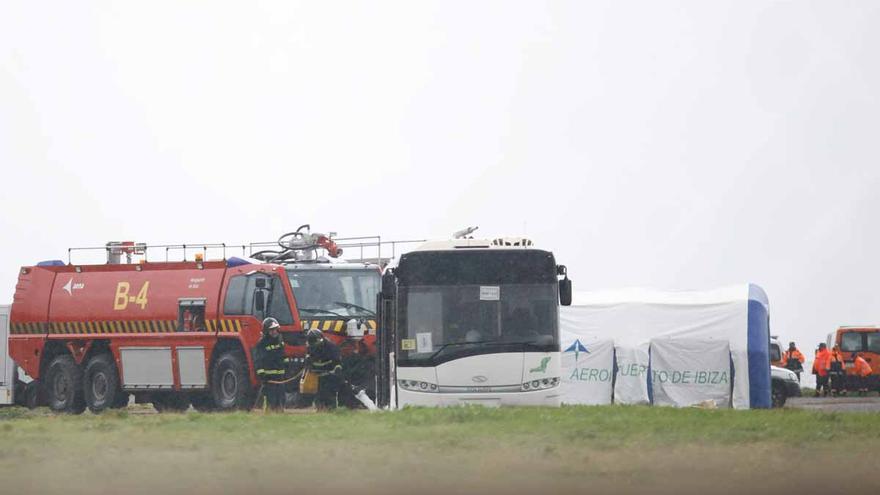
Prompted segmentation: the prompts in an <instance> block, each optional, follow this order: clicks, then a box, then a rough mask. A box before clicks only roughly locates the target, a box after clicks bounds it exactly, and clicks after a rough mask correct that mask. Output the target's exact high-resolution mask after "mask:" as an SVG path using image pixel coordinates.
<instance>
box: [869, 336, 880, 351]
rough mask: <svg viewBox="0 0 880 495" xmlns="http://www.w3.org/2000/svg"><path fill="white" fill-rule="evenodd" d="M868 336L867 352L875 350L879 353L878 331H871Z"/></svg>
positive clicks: (879, 337)
mask: <svg viewBox="0 0 880 495" xmlns="http://www.w3.org/2000/svg"><path fill="white" fill-rule="evenodd" d="M867 336H868V345H867V348H868V349H867V350H868V352H876V353H878V354H880V332H871V333H869V334H867Z"/></svg>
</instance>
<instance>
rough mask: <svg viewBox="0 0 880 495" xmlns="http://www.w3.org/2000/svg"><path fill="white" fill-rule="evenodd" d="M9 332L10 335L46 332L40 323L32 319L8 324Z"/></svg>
mask: <svg viewBox="0 0 880 495" xmlns="http://www.w3.org/2000/svg"><path fill="white" fill-rule="evenodd" d="M9 333H10V334H11V335H33V334H41V333H46V331H45V330H44V329H43V324H42V323H37V322H33V321H25V322H12V323H10V324H9Z"/></svg>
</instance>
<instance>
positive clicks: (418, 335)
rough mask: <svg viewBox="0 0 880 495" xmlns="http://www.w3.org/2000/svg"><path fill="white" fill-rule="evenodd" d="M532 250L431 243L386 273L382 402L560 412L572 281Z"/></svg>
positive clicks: (546, 255) (520, 243)
mask: <svg viewBox="0 0 880 495" xmlns="http://www.w3.org/2000/svg"><path fill="white" fill-rule="evenodd" d="M531 244H532V243H531V242H530V241H528V240H527V239H510V238H502V239H494V240H477V239H455V240H452V241H441V242H428V243H425V244H424V245H422V246H420V247H419V248H417V249H416V250H414V251H411V252H409V253H406V254H404V255H402V256H401V257H400V260H399V262H398V264H397V266H396V267H395V268H393V269H389V270H387V271H386V273H385V275H384V276H383V280H382V282H383V287H382V296H381V298H382V300H381V304H380V306H381V308H380V309H381V311H382V316H381V320H382V324H381V325H382V328H383V329H384V330H385V337H384V338H383V339H382V342H381V347H382V349H381V351H380V353H379V354H380V359H383V358H387V361H386V362H384V363H383V362H380V370H383V376H384V379H385V380H387V381H386V382H385V384H384V385H385V386H386V387H387V388H386V390H385V393H384V394H381V393H380V397H379V399H380V402H384V403H385V404H387V405H390V406H392V407H405V406H451V405H465V404H480V405H487V406H502V405H550V406H555V405H559V403H560V385H561V377H560V353H559V302H560V299H561V300H562V303H563V304H571V281H570V280H569V279H568V277H567V275H566V269H565V267H564V266H560V265H557V264H556V260H555V259H554V258H553V254H552V253H550V252H549V251H543V250H539V249H534V248H532V247H531ZM562 275H565V278H564V279H563V280H558V276H562Z"/></svg>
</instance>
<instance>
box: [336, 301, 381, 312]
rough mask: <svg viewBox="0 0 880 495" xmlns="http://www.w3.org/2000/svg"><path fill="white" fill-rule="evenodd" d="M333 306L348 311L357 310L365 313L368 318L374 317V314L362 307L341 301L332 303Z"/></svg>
mask: <svg viewBox="0 0 880 495" xmlns="http://www.w3.org/2000/svg"><path fill="white" fill-rule="evenodd" d="M333 304H338V305H340V306H342V307H343V308H348V309H359V310H361V311H363V312H365V313H367V314H368V315H369V316H376V312H375V311H373V310H372V309H367V308H365V307H363V306H358V305H357V304H352V303H347V302H342V301H333Z"/></svg>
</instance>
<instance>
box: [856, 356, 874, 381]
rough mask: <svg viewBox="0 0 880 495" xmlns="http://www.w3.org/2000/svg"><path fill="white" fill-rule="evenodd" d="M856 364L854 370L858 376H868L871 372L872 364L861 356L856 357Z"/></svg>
mask: <svg viewBox="0 0 880 495" xmlns="http://www.w3.org/2000/svg"><path fill="white" fill-rule="evenodd" d="M854 364H855V366H854V369H853V371H855V374H856V375H857V376H861V377H866V376H868V375H870V374H871V365H869V364H868V362H867V361H865V360H864V358H862V357H861V356H860V357H857V358H856V359H855V362H854Z"/></svg>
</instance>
